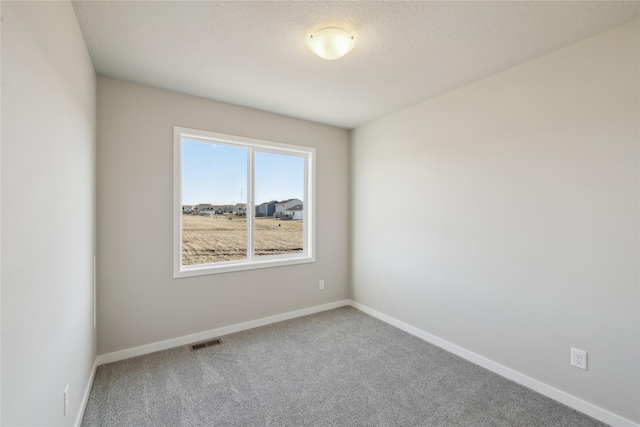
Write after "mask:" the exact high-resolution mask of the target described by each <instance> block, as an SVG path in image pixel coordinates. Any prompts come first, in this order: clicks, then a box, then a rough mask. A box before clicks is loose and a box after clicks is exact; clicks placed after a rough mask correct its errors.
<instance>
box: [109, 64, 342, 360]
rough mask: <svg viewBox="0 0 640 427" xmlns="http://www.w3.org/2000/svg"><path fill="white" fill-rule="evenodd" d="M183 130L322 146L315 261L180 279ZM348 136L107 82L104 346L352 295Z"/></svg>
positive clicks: (147, 339) (318, 151) (128, 344)
mask: <svg viewBox="0 0 640 427" xmlns="http://www.w3.org/2000/svg"><path fill="white" fill-rule="evenodd" d="M173 126H184V127H190V128H195V129H202V130H207V131H213V132H220V133H227V134H234V135H240V136H244V137H250V138H258V139H266V140H272V141H278V142H284V143H290V144H297V145H306V146H311V147H315V148H316V158H317V163H316V165H317V175H316V196H317V246H316V249H317V256H316V259H317V261H316V262H315V263H312V264H301V265H294V266H286V267H276V268H268V269H261V270H252V271H246V272H236V273H226V274H216V275H208V276H200V277H191V278H183V279H173V278H172V274H173V273H172V194H173V181H172V179H173V169H172V167H173V166H172V165H173V154H172V153H173V151H172V147H173ZM348 142H349V134H348V132H347V131H345V130H342V129H337V128H332V127H328V126H323V125H318V124H314V123H310V122H305V121H301V120H296V119H291V118H287V117H283V116H279V115H275V114H270V113H265V112H260V111H256V110H251V109H248V108H242V107H237V106H232V105H228V104H223V103H219V102H214V101H208V100H204V99H200V98H195V97H192V96H186V95H181V94H177V93H173V92H169V91H164V90H159V89H154V88H150V87H146V86H141V85H137V84H132V83H125V82H123V81H118V80H113V79H108V78H102V77H100V78H99V79H98V353H99V354H106V353H110V352H114V351H118V350H123V349H130V348H133V347H137V346H141V345H144V344H150V343H154V342H158V341H161V340H166V339H171V338H176V337H181V336H184V335H188V334H193V333H197V332H201V331H206V330H209V329H214V328H219V327H223V326H227V325H233V324H236V323H239V322H245V321H249V320H253V319H259V318H262V317H266V316H270V315H275V314H280V313H285V312H289V311H293V310H298V309H302V308H307V307H312V306H315V305H320V304H324V303H328V302H333V301H338V300H341V299H344V298H346V297H347V296H348V287H347V281H348V246H349V231H348V230H349V227H348V218H349V217H348V215H349V207H348V204H349V199H348V193H349V183H348V164H349V145H348ZM132 206H145V207H147V208H148V209H146V212H145V210H140V209H132V208H131V207H132ZM320 279H324V280H325V283H326V289H325V290H324V291H318V280H320Z"/></svg>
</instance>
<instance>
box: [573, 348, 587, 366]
mask: <svg viewBox="0 0 640 427" xmlns="http://www.w3.org/2000/svg"><path fill="white" fill-rule="evenodd" d="M571 366H575V367H576V368H580V369H584V370H585V371H586V370H587V352H586V351H584V350H578V349H577V348H573V347H571Z"/></svg>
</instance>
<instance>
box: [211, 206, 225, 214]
mask: <svg viewBox="0 0 640 427" xmlns="http://www.w3.org/2000/svg"><path fill="white" fill-rule="evenodd" d="M211 209H213V213H214V215H220V214H223V213H224V207H223V206H222V205H214V206H211Z"/></svg>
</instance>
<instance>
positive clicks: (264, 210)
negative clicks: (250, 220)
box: [256, 200, 278, 216]
mask: <svg viewBox="0 0 640 427" xmlns="http://www.w3.org/2000/svg"><path fill="white" fill-rule="evenodd" d="M276 203H278V202H277V201H276V200H272V201H270V202H265V203H261V204H259V205H258V206H256V216H273V214H274V213H275V212H276Z"/></svg>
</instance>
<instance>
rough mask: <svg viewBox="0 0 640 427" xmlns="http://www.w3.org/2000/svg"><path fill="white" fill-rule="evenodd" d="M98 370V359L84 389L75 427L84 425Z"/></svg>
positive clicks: (94, 362)
mask: <svg viewBox="0 0 640 427" xmlns="http://www.w3.org/2000/svg"><path fill="white" fill-rule="evenodd" d="M97 369H98V358H96V360H94V361H93V369H92V370H91V377H89V381H88V382H87V386H86V387H85V388H84V395H83V396H82V402H80V409H79V410H78V415H77V416H76V422H75V424H74V426H76V427H80V425H81V424H82V418H84V411H85V409H86V408H87V402H88V401H89V394H91V387H92V386H93V379H94V378H95V376H96V370H97Z"/></svg>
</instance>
